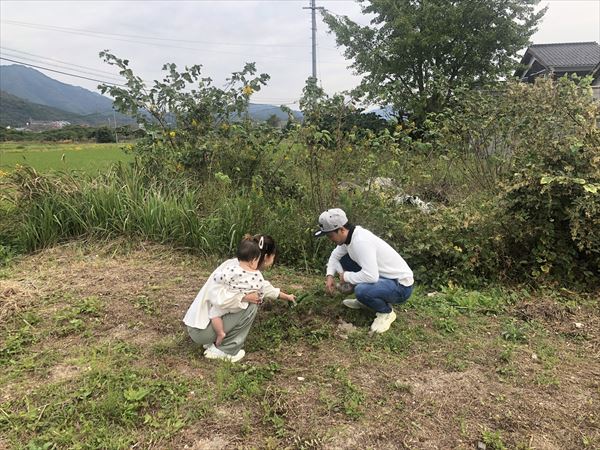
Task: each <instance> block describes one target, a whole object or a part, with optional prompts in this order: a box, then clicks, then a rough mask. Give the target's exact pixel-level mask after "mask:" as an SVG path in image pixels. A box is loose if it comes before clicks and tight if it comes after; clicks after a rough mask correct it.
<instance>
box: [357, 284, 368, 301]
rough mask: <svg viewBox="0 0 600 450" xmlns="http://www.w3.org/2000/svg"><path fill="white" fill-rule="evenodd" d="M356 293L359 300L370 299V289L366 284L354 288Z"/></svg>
mask: <svg viewBox="0 0 600 450" xmlns="http://www.w3.org/2000/svg"><path fill="white" fill-rule="evenodd" d="M354 293H355V294H356V298H357V299H358V300H360V299H363V298H368V297H369V288H368V286H367V284H366V283H359V284H357V285H356V286H354Z"/></svg>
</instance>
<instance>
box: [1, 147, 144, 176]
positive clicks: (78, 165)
mask: <svg viewBox="0 0 600 450" xmlns="http://www.w3.org/2000/svg"><path fill="white" fill-rule="evenodd" d="M122 147H123V144H96V143H68V144H63V143H42V142H0V170H1V171H3V172H10V171H12V170H13V169H14V167H15V166H16V165H17V164H21V165H29V166H31V167H33V168H34V169H36V170H37V171H38V172H47V171H51V170H57V171H70V170H76V171H82V172H85V173H89V174H94V173H96V172H98V171H100V170H102V169H104V168H106V167H108V166H109V165H110V164H112V163H113V162H116V161H130V160H132V159H133V157H132V155H130V154H126V153H125V152H124V151H123V150H122Z"/></svg>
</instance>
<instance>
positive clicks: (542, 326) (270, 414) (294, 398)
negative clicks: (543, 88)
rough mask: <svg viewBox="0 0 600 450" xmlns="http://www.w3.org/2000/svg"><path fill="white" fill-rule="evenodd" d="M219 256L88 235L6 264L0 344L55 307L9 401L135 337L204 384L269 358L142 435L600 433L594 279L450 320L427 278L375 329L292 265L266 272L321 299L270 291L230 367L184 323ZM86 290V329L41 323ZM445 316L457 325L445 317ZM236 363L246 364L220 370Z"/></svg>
mask: <svg viewBox="0 0 600 450" xmlns="http://www.w3.org/2000/svg"><path fill="white" fill-rule="evenodd" d="M215 263H216V260H210V259H206V258H200V257H196V256H191V255H189V254H187V253H185V252H179V251H176V250H173V249H170V248H168V247H163V246H157V245H151V244H143V243H142V244H138V243H136V244H134V243H128V242H123V241H120V242H109V243H103V244H98V243H95V244H89V243H81V242H75V243H70V244H65V245H61V246H57V247H54V248H51V249H48V250H45V251H42V252H39V253H37V254H35V255H30V256H26V257H22V258H21V259H20V260H18V261H16V262H15V263H13V264H12V265H11V266H10V267H9V268H8V269H4V270H3V272H2V273H1V276H0V323H1V324H2V336H1V338H2V341H0V347H2V348H4V349H6V348H8V343H9V341H10V342H13V344H11V345H13V347H11V348H16V347H15V344H14V338H12V337H10V336H13V334H14V333H16V331H15V330H17V329H19V327H22V326H24V325H23V323H22V322H23V321H24V320H25V321H27V317H28V316H27V313H31V312H35V314H36V315H37V316H38V317H42V320H41V321H40V322H38V323H37V324H35V325H32V328H33V329H36V330H38V331H39V333H40V334H39V335H40V336H44V339H40V340H38V341H37V342H36V343H35V345H31V346H30V347H26V344H23V345H22V348H23V350H19V351H22V352H23V354H27V353H26V352H30V353H31V352H34V351H35V352H36V353H35V354H33V356H35V355H39V354H41V353H40V352H45V353H44V354H47V355H51V357H50V358H49V359H48V361H46V362H45V363H44V364H43V367H40V368H35V367H34V368H31V369H28V370H24V371H23V374H24V375H23V376H15V372H14V370H15V369H14V367H15V366H14V364H15V363H14V360H15V359H17V360H18V361H21V360H20V359H18V358H24V357H21V356H13V357H12V360H11V361H13V362H11V363H10V364H7V365H5V366H4V368H2V369H0V380H1V381H2V383H0V407H1V408H2V410H3V412H4V415H5V416H6V417H9V416H10V414H9V412H10V409H14V408H19V407H20V403H19V402H21V400H22V399H23V398H26V397H28V396H31V395H33V394H34V393H35V392H36V391H37V390H38V389H40V387H41V386H46V387H48V386H54V385H56V386H63V387H64V386H66V385H68V383H77V382H78V380H79V379H80V377H82V376H84V375H85V373H86V371H89V370H91V369H90V367H91V365H92V363H91V362H86V361H85V360H82V359H81V358H77V357H75V355H76V354H80V353H77V352H78V351H81V348H83V347H86V346H87V347H89V346H91V345H96V346H100V345H107V346H108V347H111V346H116V345H118V344H122V343H127V345H130V346H132V347H134V348H135V349H136V351H137V352H139V356H138V357H137V359H136V360H135V362H134V364H135V365H136V366H137V367H140V368H143V369H144V370H147V371H149V372H151V373H155V374H156V377H161V376H165V377H169V378H171V379H178V380H190V382H200V381H201V382H203V383H205V385H206V387H207V391H213V392H220V393H224V392H226V391H227V389H228V386H230V385H228V384H227V380H229V382H230V383H233V382H234V381H235V377H236V376H238V377H240V376H242V375H243V376H247V377H248V378H247V379H252V374H253V373H258V372H259V371H261V370H262V371H265V370H266V371H267V372H268V371H269V370H270V372H268V376H265V378H264V379H263V380H262V381H261V383H260V384H258V385H257V388H256V389H255V390H254V391H243V392H242V393H241V394H238V395H237V396H236V395H225V394H223V395H216V396H215V397H212V398H213V400H211V401H210V402H208V403H210V404H209V405H207V410H206V413H204V414H199V415H198V416H193V415H190V416H187V417H189V418H188V419H187V420H186V422H185V424H184V426H182V427H180V428H179V429H177V431H176V432H174V433H169V434H164V435H161V437H160V438H154V437H153V436H154V435H153V434H152V433H153V431H152V430H151V429H150V428H148V430H149V431H147V432H146V431H145V430H146V428H144V426H145V425H139V424H138V425H136V428H135V432H136V436H141V438H140V440H139V443H138V444H136V445H132V447H137V448H177V449H179V448H182V449H183V448H187V449H197V450H200V449H234V448H244V449H250V448H257V449H262V448H297V449H301V448H302V449H309V448H315V449H316V448H323V449H368V448H372V449H457V448H458V449H471V448H478V449H486V450H487V449H500V448H507V449H508V448H510V449H512V448H520V449H538V450H564V449H581V448H600V308H599V306H598V297H597V296H596V295H595V294H594V295H591V294H590V295H576V294H574V293H572V292H570V291H568V290H554V291H552V290H546V291H536V292H535V293H530V294H529V295H527V296H523V297H522V298H521V297H520V295H519V294H518V291H516V290H515V291H514V294H513V295H512V297H511V298H512V300H511V301H510V302H507V307H506V309H505V310H503V311H502V312H501V313H496V314H489V313H473V314H469V315H459V316H455V317H451V320H450V319H448V320H446V319H444V320H441V319H440V317H438V316H436V311H439V310H438V309H435V308H433V309H431V308H425V306H420V305H425V304H426V300H427V301H429V303H427V304H430V303H431V299H432V298H436V297H435V295H430V296H428V295H427V294H428V291H426V290H424V289H421V290H418V291H416V293H415V294H414V295H413V297H412V298H411V300H410V302H409V304H407V305H403V306H402V307H398V308H397V309H396V312H397V314H398V317H399V318H398V320H397V321H396V322H395V323H394V324H393V326H392V328H391V329H390V330H389V331H388V332H387V333H385V334H384V335H381V336H369V334H368V326H369V323H370V320H372V318H371V317H370V316H369V315H367V314H365V313H362V312H355V311H348V310H345V309H344V308H343V306H341V302H340V301H341V298H334V299H331V298H328V297H326V296H324V295H322V291H321V283H322V278H321V277H320V276H314V275H312V276H311V275H304V274H299V273H295V272H293V271H291V270H288V269H285V268H281V267H280V268H276V269H275V270H274V271H273V272H271V273H267V274H266V275H267V278H269V279H270V280H271V282H272V283H273V284H274V285H275V286H281V287H284V288H285V289H286V290H287V291H292V292H295V293H297V294H298V295H300V294H302V293H303V292H309V293H310V296H311V299H312V300H311V301H312V302H313V303H310V305H305V306H303V307H302V309H301V306H302V304H299V305H298V307H297V308H298V311H299V312H298V311H296V312H294V313H292V312H290V311H291V309H290V308H288V307H287V305H282V304H268V305H265V306H264V307H263V310H262V311H260V312H259V318H258V319H257V323H256V324H255V328H254V329H253V330H252V332H251V336H250V338H249V340H248V343H247V356H246V358H245V359H244V360H243V361H242V362H241V363H240V364H238V365H237V368H233V367H231V366H232V365H231V364H229V363H223V362H215V361H211V360H206V359H204V358H203V357H202V354H201V351H199V350H198V349H196V348H195V347H194V346H193V345H192V343H191V341H190V340H189V339H188V338H187V335H186V333H185V330H184V327H183V324H182V322H181V319H182V317H183V315H184V314H185V311H186V309H187V307H188V306H189V304H190V303H191V301H192V300H193V298H194V296H195V294H196V292H197V291H198V290H199V288H200V287H201V286H202V283H203V281H204V280H205V278H206V277H207V276H208V274H209V273H210V271H211V270H212V268H213V267H215ZM89 298H92V299H94V302H95V303H94V305H100V306H97V307H96V308H97V311H95V310H94V311H95V312H94V313H93V314H92V315H91V316H92V319H90V320H89V322H85V324H88V323H89V325H87V326H86V328H85V329H82V330H81V332H79V331H75V332H73V331H68V330H67V331H65V332H64V333H58V332H55V333H52V332H45V331H44V332H42V330H49V329H50V327H52V326H56V324H57V323H63V322H64V323H65V324H66V326H70V325H71V326H73V327H75V326H78V325H80V323H79V322H77V321H76V319H71V320H70V321H64V320H63V322H60V321H58V320H57V319H54V320H50V318H53V317H56V316H57V314H59V313H60V311H64V310H65V308H69V307H71V306H72V305H73V304H74V303H76V302H80V301H81V299H89ZM441 301H443V296H440V302H441ZM282 317H283V319H282ZM45 318H47V319H48V320H45ZM86 320H87V319H86ZM286 320H289V327H287V328H286V326H285V323H286ZM282 323H283V325H282ZM448 323H450V324H451V325H452V327H451V328H448V327H446V328H444V327H443V326H440V324H442V325H443V324H448ZM69 324H70V325H69ZM507 324H508V325H507ZM507 327H508V328H507ZM511 327H512V328H511ZM507 330H508V331H507ZM511 330H512V331H511ZM515 330H516V331H515ZM519 330H520V331H519ZM11 333H12V334H11ZM294 333H295V334H294ZM519 333H522V334H523V336H521V335H520V334H519ZM10 339H12V340H10ZM165 348H166V351H164V349H165ZM19 349H21V347H19ZM160 349H163V351H159V350H160ZM269 367H271V368H272V369H268V368H269ZM227 370H229V371H230V372H222V371H227ZM253 370H254V372H253ZM11 371H13V372H11ZM231 371H233V372H231ZM223 373H226V374H230V375H231V374H233V375H231V376H232V377H233V378H225V380H226V381H225V382H223V380H222V379H221V378H219V377H220V376H221V375H222V374H223ZM260 373H263V372H260ZM216 374H221V375H218V376H217V375H216ZM228 376H229V375H228ZM232 380H233V381H232ZM189 395H202V394H196V393H191V394H189ZM48 402H49V401H48ZM48 402H47V403H48ZM180 408H183V406H180ZM42 413H43V411H42ZM11 417H13V419H11V420H14V417H15V416H11ZM40 417H42V416H41V415H40ZM10 425H11V422H10V420H8V421H5V422H0V426H1V428H0V431H1V432H2V436H1V437H0V448H1V447H2V446H5V447H6V448H21V447H25V446H27V443H28V442H30V441H31V439H34V438H35V436H36V427H30V429H29V431H28V432H27V433H25V432H22V433H17V432H13V431H14V430H11V429H10ZM13 425H14V423H13ZM145 433H146V434H145ZM75 444H76V443H73V446H76V445H75ZM67 447H70V446H69V445H67ZM56 448H60V445H59V446H57V447H56Z"/></svg>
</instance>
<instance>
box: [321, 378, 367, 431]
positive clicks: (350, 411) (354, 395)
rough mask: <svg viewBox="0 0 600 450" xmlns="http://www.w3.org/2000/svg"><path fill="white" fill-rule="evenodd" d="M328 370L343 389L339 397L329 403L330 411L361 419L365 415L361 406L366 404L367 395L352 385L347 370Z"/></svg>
mask: <svg viewBox="0 0 600 450" xmlns="http://www.w3.org/2000/svg"><path fill="white" fill-rule="evenodd" d="M327 369H328V372H329V374H330V376H331V377H333V378H334V379H335V380H337V381H338V383H339V386H340V388H341V392H340V394H339V396H338V397H337V398H336V399H334V401H333V402H331V401H330V402H328V403H329V405H328V407H329V409H333V410H334V411H337V410H342V411H343V412H344V413H345V414H346V415H347V416H348V417H350V418H352V419H355V420H356V419H359V418H360V417H361V416H362V415H363V414H364V412H363V411H362V407H361V405H362V404H363V403H364V400H365V395H364V394H363V393H362V392H361V391H360V389H359V388H358V387H357V386H356V385H354V383H352V381H351V380H350V378H349V377H348V372H347V370H346V369H344V368H341V367H337V366H328V367H327Z"/></svg>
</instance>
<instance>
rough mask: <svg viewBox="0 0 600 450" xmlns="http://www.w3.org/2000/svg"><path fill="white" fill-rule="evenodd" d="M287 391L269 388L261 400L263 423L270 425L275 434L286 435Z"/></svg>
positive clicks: (281, 436)
mask: <svg viewBox="0 0 600 450" xmlns="http://www.w3.org/2000/svg"><path fill="white" fill-rule="evenodd" d="M285 395H286V393H285V391H283V390H281V389H277V388H267V389H266V391H265V395H264V397H263V400H262V402H261V406H262V408H263V423H265V424H267V425H270V426H272V427H273V429H274V430H275V436H277V437H278V438H283V437H285V434H286V430H285V417H286V414H287V407H286V401H285Z"/></svg>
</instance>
